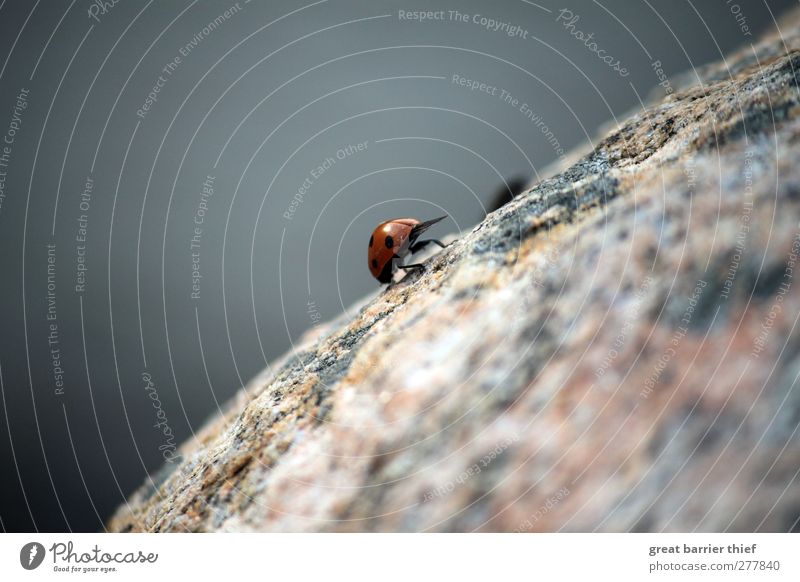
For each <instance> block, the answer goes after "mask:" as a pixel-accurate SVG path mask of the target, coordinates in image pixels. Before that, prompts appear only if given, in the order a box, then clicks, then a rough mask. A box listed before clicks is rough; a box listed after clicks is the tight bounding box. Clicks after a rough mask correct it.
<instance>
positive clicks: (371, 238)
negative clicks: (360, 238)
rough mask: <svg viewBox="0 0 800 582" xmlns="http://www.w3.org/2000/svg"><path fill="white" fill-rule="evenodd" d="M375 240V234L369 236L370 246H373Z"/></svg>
mask: <svg viewBox="0 0 800 582" xmlns="http://www.w3.org/2000/svg"><path fill="white" fill-rule="evenodd" d="M374 240H375V237H374V236H373V235H370V237H369V246H372V242H373V241H374Z"/></svg>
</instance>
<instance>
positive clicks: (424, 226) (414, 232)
mask: <svg viewBox="0 0 800 582" xmlns="http://www.w3.org/2000/svg"><path fill="white" fill-rule="evenodd" d="M445 218H447V216H440V217H439V218H434V219H433V220H426V221H425V222H420V223H419V224H418V225H416V226H415V227H414V228H412V229H411V234H410V235H409V238H410V239H411V240H412V241H413V240H416V239H417V237H419V235H421V234H422V233H423V232H425V231H426V230H428V229H429V228H430V227H432V226H433V225H434V224H436V223H437V222H440V221H442V220H444V219H445Z"/></svg>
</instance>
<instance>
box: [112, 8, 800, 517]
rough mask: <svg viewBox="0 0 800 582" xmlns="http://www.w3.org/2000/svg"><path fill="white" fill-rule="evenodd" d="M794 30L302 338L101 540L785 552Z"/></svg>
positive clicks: (798, 194)
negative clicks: (480, 536) (775, 546)
mask: <svg viewBox="0 0 800 582" xmlns="http://www.w3.org/2000/svg"><path fill="white" fill-rule="evenodd" d="M798 22H800V18H798V17H797V14H795V15H794V16H793V17H792V18H791V19H790V20H787V21H786V22H785V23H784V24H785V26H783V28H782V33H783V36H782V37H780V36H777V35H773V36H769V37H765V38H764V39H762V41H761V42H760V43H759V44H757V45H755V47H754V48H751V47H749V46H748V47H747V48H746V49H743V50H742V51H740V52H739V53H737V54H734V55H732V56H731V57H730V58H728V59H727V60H726V62H724V63H720V64H718V65H715V66H710V67H706V68H705V69H703V70H702V71H700V75H701V78H702V80H703V83H701V84H698V85H696V86H694V87H691V88H684V89H682V90H681V91H679V92H677V93H675V94H673V95H671V96H669V97H668V98H666V99H665V100H663V101H662V102H661V103H658V104H655V105H653V106H650V107H649V108H647V109H646V110H642V111H641V112H640V113H638V114H636V115H634V116H633V117H632V118H631V119H629V120H628V121H627V122H625V123H624V124H623V125H622V126H620V127H618V128H616V129H615V130H614V131H612V132H611V133H610V134H608V136H607V137H605V138H604V139H602V140H601V141H600V142H599V143H598V144H597V146H596V148H595V149H594V151H592V152H590V153H588V154H587V155H585V156H584V157H582V158H580V159H578V160H576V161H575V162H574V164H573V165H572V166H571V167H569V168H568V169H566V170H564V171H563V172H561V173H560V174H558V175H556V176H555V177H553V178H550V179H547V180H544V181H542V182H540V183H538V184H536V185H535V186H534V187H533V188H532V189H530V190H529V191H527V192H526V193H525V194H524V195H522V196H520V197H518V198H516V199H515V200H514V201H513V202H511V203H509V204H508V205H506V206H504V207H503V208H501V209H500V210H498V211H496V212H494V213H492V214H491V215H489V216H487V217H486V219H485V220H484V221H483V222H482V223H481V224H479V225H478V226H477V227H476V228H475V229H474V230H473V231H472V232H470V233H468V234H466V235H464V236H462V237H461V238H459V239H458V240H455V241H454V242H453V243H452V244H451V245H450V246H449V247H448V248H447V249H446V250H444V251H442V252H440V253H438V254H436V255H435V256H433V257H432V258H431V259H430V260H429V261H428V265H429V268H428V270H427V272H426V273H424V274H410V275H407V276H406V277H405V278H404V279H402V280H400V281H398V282H396V283H394V284H393V285H391V286H390V287H389V288H388V289H387V290H385V291H382V292H380V293H379V294H377V295H376V296H375V297H372V298H370V299H369V300H367V301H366V302H365V303H364V304H363V306H362V307H361V308H360V310H359V311H358V313H357V315H356V316H355V317H351V318H346V317H343V318H340V319H339V320H337V321H334V322H331V323H330V324H327V325H326V326H320V327H318V328H315V329H314V330H312V333H310V334H308V335H307V338H306V341H305V342H304V344H303V345H302V346H301V348H300V350H299V351H297V352H295V353H293V354H290V355H288V356H286V357H285V358H284V359H283V360H282V361H280V362H277V363H276V364H275V365H274V366H272V367H271V369H270V370H268V371H267V372H265V373H264V374H262V376H261V377H259V378H257V379H256V380H254V381H253V382H252V383H251V384H250V385H249V387H248V388H247V390H243V391H242V392H241V393H240V395H239V396H238V397H237V398H236V399H235V400H234V401H233V402H231V403H230V405H229V409H228V412H227V414H225V415H224V417H220V418H217V419H215V420H213V421H212V422H210V423H209V424H208V426H206V427H205V428H204V429H203V431H201V433H200V438H199V439H198V440H197V441H192V442H189V443H186V444H185V445H184V447H183V450H182V453H183V455H184V461H183V463H182V464H181V466H180V467H179V469H177V470H174V471H172V472H171V473H166V472H162V473H163V474H159V475H156V476H154V481H155V482H156V484H157V488H153V487H152V486H151V485H145V486H144V487H142V488H141V489H140V490H139V491H137V492H136V493H135V494H134V495H133V496H132V498H131V499H130V500H129V502H128V504H126V505H124V506H123V507H121V508H120V509H119V511H118V512H117V514H116V515H115V516H114V517H113V519H112V520H111V522H110V524H109V527H110V529H112V530H117V531H130V530H134V531H140V530H146V531H252V530H258V531H333V530H336V531H473V530H488V531H518V530H534V531H554V530H566V531H592V530H605V531H628V530H633V531H642V530H644V531H661V530H667V531H672V530H679V531H688V530H701V531H704V530H710V531H721V530H734V531H736V530H745V531H753V530H758V531H788V530H791V529H797V528H798V518H800V484H798V471H800V437H798V425H800V387H798V385H797V380H798V375H799V374H800V360H798V358H797V354H798V348H800V327H798V325H797V323H798V314H800V293H799V292H798V291H800V282H797V281H794V277H793V275H794V268H795V267H796V264H795V260H796V259H797V255H796V254H795V253H796V252H797V251H798V250H800V238H799V237H800V226H798V219H799V218H800V118H799V115H798V114H799V113H800V96H799V94H798V77H797V76H796V71H797V72H800V51H798V50H797V49H798V48H800V34H798V30H797V26H796V25H797V23H798Z"/></svg>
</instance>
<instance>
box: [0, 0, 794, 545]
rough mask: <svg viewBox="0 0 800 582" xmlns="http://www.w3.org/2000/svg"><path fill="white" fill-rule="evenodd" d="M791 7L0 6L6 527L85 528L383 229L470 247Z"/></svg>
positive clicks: (352, 271)
mask: <svg viewBox="0 0 800 582" xmlns="http://www.w3.org/2000/svg"><path fill="white" fill-rule="evenodd" d="M793 4H796V3H795V2H792V1H790V0H784V1H777V0H775V1H770V2H768V3H765V2H763V1H759V0H752V1H748V0H737V1H736V2H726V1H724V0H715V1H709V2H705V1H703V2H700V1H695V2H686V1H674V0H642V1H631V0H603V2H594V1H586V0H580V1H578V0H574V1H573V2H571V3H570V4H569V5H567V7H568V8H569V11H570V12H571V13H572V16H570V15H568V14H567V13H566V12H563V13H560V12H559V11H560V10H562V9H563V8H565V5H563V4H558V3H554V2H552V0H542V1H541V2H538V3H533V2H527V1H525V0H504V1H502V2H477V1H470V2H464V1H463V0H462V1H458V2H456V1H455V0H453V1H441V2H437V3H435V4H431V3H427V2H407V1H399V2H387V1H379V2H355V1H339V0H329V1H317V2H309V3H307V4H305V3H302V2H288V1H279V2H278V1H270V2H258V1H256V0H254V1H252V2H246V1H245V0H240V2H238V3H236V2H223V1H204V2H196V1H174V2H172V1H171V2H153V1H150V2H144V1H142V0H118V2H117V3H116V4H113V5H112V3H111V2H106V3H105V4H104V3H103V2H94V1H92V2H90V1H89V0H75V1H67V0H63V1H60V2H59V1H56V0H41V1H37V2H35V3H34V2H31V1H30V0H4V1H2V2H1V3H0V66H1V67H2V69H0V134H3V136H2V137H0V139H4V138H8V139H10V140H11V143H10V144H9V143H8V142H5V143H0V248H2V250H3V252H2V253H0V265H2V268H1V269H0V271H1V272H2V279H1V281H2V283H0V317H2V319H1V320H0V321H1V322H2V323H1V324H0V325H1V326H2V334H0V378H1V379H2V385H1V387H2V399H0V407H2V411H3V414H2V415H0V462H1V463H2V492H1V494H0V526H2V528H3V529H4V530H7V531H26V530H29V531H33V530H39V531H64V530H74V531H83V530H89V531H92V530H102V529H103V523H104V521H105V520H106V519H107V518H108V516H109V515H110V513H111V512H112V511H113V510H114V508H115V507H116V506H117V505H118V504H120V503H122V502H123V501H124V498H125V496H126V495H127V494H129V493H130V492H131V491H132V490H133V489H134V488H136V487H138V486H139V485H140V484H141V483H143V482H144V480H145V477H146V475H147V474H148V473H153V472H155V471H157V470H158V469H159V468H160V467H161V466H162V465H165V464H166V465H167V466H169V465H170V461H171V460H173V457H172V455H173V454H174V445H177V444H180V443H181V442H182V441H184V440H186V439H187V438H191V436H192V434H193V430H196V429H197V428H199V426H200V425H201V424H202V422H203V421H204V419H206V418H207V417H208V416H209V415H211V414H213V413H214V412H216V411H217V410H218V407H219V406H221V405H222V404H223V403H224V402H225V401H227V400H228V399H229V398H230V397H231V396H232V395H233V394H234V393H235V392H236V391H237V390H238V389H239V388H240V386H241V385H242V384H243V383H246V382H247V381H248V380H249V379H250V378H251V377H252V376H254V375H255V374H257V373H258V372H259V371H261V370H262V369H263V368H265V367H266V366H267V364H268V363H269V362H270V361H271V360H273V359H274V358H276V357H277V356H279V355H280V354H282V353H284V352H286V351H287V350H291V349H292V342H293V341H296V340H297V339H298V338H299V337H300V336H301V335H302V333H303V332H304V331H305V330H307V329H308V328H310V327H311V326H312V325H313V324H314V322H316V321H319V320H322V321H324V320H328V319H331V318H333V317H335V316H337V315H339V314H340V313H342V312H343V311H345V310H346V309H347V308H348V307H349V306H351V305H352V304H353V303H354V302H355V301H356V300H358V299H360V298H362V297H363V296H365V295H366V294H369V293H374V292H375V291H376V289H377V283H376V281H375V280H374V279H372V277H371V275H370V274H369V272H368V270H367V268H366V243H367V240H368V239H369V235H370V233H371V231H372V229H373V228H374V227H375V225H377V224H378V223H379V222H381V221H382V220H385V219H387V218H390V217H394V216H414V217H419V218H423V219H427V218H432V217H435V216H440V215H443V214H447V215H448V216H449V217H450V218H449V219H448V220H447V221H445V222H443V223H441V224H440V225H437V227H436V230H435V231H432V233H435V234H436V235H440V236H443V235H445V234H447V233H457V232H458V231H460V230H464V229H471V228H472V227H473V226H474V225H475V224H476V223H477V222H478V221H480V220H481V219H482V217H483V216H484V214H485V212H486V211H487V209H488V208H489V206H490V205H491V202H492V197H493V193H494V192H495V190H496V189H497V187H498V185H500V184H501V183H502V180H503V179H510V178H513V177H518V176H523V177H528V178H535V177H536V176H537V173H538V172H541V171H542V170H543V168H544V167H545V166H547V165H548V164H550V163H552V162H554V161H556V160H557V159H558V158H559V157H560V156H562V155H563V153H564V152H568V151H569V150H570V149H572V148H574V147H576V146H580V147H584V148H585V147H587V146H588V145H589V144H590V143H591V140H592V139H593V138H595V137H596V129H597V127H598V125H600V124H602V123H604V122H606V121H608V120H613V119H614V117H615V116H624V115H625V114H627V113H628V112H630V111H631V110H634V109H637V108H640V107H641V102H640V98H641V99H642V100H646V99H647V97H648V96H658V95H663V94H664V90H665V89H664V87H665V86H666V82H664V79H668V80H669V79H673V76H674V75H675V74H677V73H681V72H683V71H686V70H687V69H691V67H693V66H699V65H702V64H703V63H707V62H710V61H715V60H718V59H720V58H721V55H722V54H724V53H725V52H727V51H730V50H731V49H733V48H734V47H737V46H739V45H742V44H744V43H748V42H753V41H755V39H756V37H757V35H758V34H759V33H760V32H761V31H763V30H764V29H765V28H767V27H770V26H773V25H774V22H773V19H774V18H777V17H778V16H779V14H780V12H782V11H783V10H784V9H785V8H787V7H789V6H791V5H793ZM419 10H429V11H436V12H437V14H435V15H434V16H435V17H436V19H431V20H425V21H419V20H413V19H410V17H409V16H408V14H407V13H409V12H413V11H419ZM450 11H458V12H459V13H460V14H461V15H466V22H465V21H464V20H463V18H462V16H460V15H456V14H455V13H454V12H450ZM575 16H578V19H577V20H574V17H575ZM483 18H486V19H491V21H492V22H496V23H497V24H496V25H492V23H491V22H489V21H488V20H486V21H484V20H482V19H483ZM570 23H571V24H570ZM565 24H568V25H569V26H568V27H565ZM493 28H496V30H493ZM576 31H581V32H583V33H584V34H585V35H589V34H593V38H592V39H591V40H589V41H586V40H579V39H578V38H577V37H576V35H577V32H576ZM578 36H579V35H578ZM592 42H594V43H596V48H597V50H604V51H605V53H604V55H606V56H608V57H612V58H613V59H609V60H613V61H619V64H618V65H617V66H616V70H615V67H614V66H609V65H607V64H606V63H605V62H603V61H602V60H600V58H599V56H598V54H596V53H595V52H593V51H592V50H591V49H592V48H594V45H591V43H592ZM587 44H588V45H589V46H587ZM656 61H660V68H661V69H662V72H661V76H659V72H658V71H657V70H656V69H658V68H659V67H658V66H657V65H656V66H654V62H656ZM613 64H614V63H612V65H613ZM619 69H624V73H623V71H622V70H619ZM454 75H457V77H454ZM461 79H464V81H461ZM467 80H469V81H470V82H471V81H475V83H474V85H473V84H468V83H467ZM670 82H672V81H670ZM659 83H663V85H662V86H659ZM481 84H484V85H483V86H482V87H481ZM470 87H474V88H470ZM20 95H22V99H20ZM148 96H149V97H148ZM515 100H516V101H515ZM620 120H621V119H620ZM4 141H5V139H4ZM359 144H361V145H359ZM4 147H5V148H6V149H5V150H4V149H3V148H4ZM84 237H85V242H84V241H83V240H78V239H80V238H84ZM48 245H51V246H50V247H48ZM48 261H50V262H48ZM48 267H49V268H50V272H49V273H48ZM79 269H84V270H82V271H79ZM48 277H49V278H48ZM53 326H55V327H53Z"/></svg>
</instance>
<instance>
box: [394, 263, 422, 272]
mask: <svg viewBox="0 0 800 582" xmlns="http://www.w3.org/2000/svg"><path fill="white" fill-rule="evenodd" d="M397 268H398V269H403V270H404V271H408V270H413V269H419V270H420V271H424V270H425V265H423V264H422V263H415V264H412V265H397Z"/></svg>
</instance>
